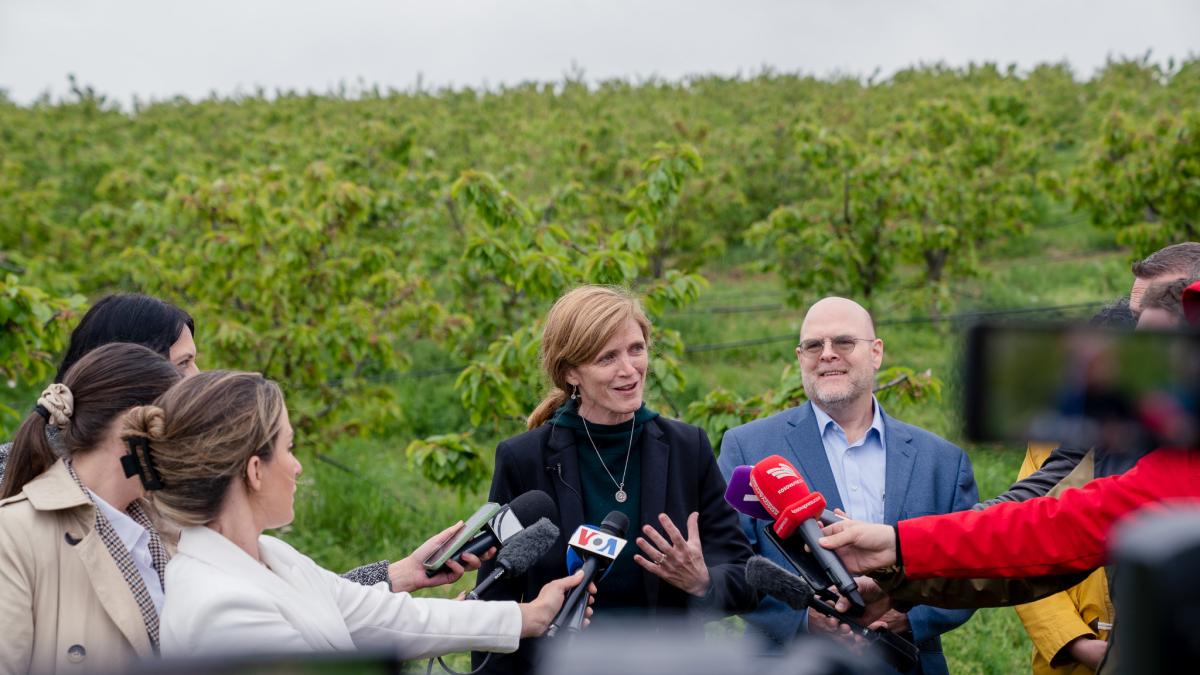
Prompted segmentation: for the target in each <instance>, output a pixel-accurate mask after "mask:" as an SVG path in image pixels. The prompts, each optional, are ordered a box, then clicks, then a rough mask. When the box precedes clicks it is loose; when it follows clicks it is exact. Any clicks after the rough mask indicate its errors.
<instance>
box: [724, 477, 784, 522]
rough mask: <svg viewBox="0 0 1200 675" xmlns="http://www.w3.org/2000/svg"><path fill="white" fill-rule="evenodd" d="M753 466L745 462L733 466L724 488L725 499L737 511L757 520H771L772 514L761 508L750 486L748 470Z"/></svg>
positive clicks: (760, 503)
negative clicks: (727, 483)
mask: <svg viewBox="0 0 1200 675" xmlns="http://www.w3.org/2000/svg"><path fill="white" fill-rule="evenodd" d="M753 468H754V467H752V466H749V465H746V464H743V465H742V466H737V467H734V469H733V473H732V474H730V475H729V485H728V486H726V488H725V501H726V502H727V503H728V504H729V505H730V506H732V507H733V510H734V511H737V512H738V513H743V514H745V515H747V516H750V517H751V518H756V519H758V520H772V519H774V516H772V515H771V514H770V513H769V512H768V511H767V510H766V509H764V508H763V505H762V502H760V501H758V495H756V494H754V488H752V487H750V471H751V470H752V469H753Z"/></svg>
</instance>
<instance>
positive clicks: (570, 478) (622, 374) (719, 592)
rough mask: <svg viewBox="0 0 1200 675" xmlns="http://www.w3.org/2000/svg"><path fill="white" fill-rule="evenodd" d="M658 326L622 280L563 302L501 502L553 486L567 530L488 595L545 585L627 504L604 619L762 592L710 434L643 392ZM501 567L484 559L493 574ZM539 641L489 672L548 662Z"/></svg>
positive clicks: (512, 448)
mask: <svg viewBox="0 0 1200 675" xmlns="http://www.w3.org/2000/svg"><path fill="white" fill-rule="evenodd" d="M650 330H651V327H650V322H649V320H647V318H646V315H645V314H644V313H643V311H642V308H641V305H640V303H638V301H637V300H636V299H635V298H634V297H633V296H632V295H630V294H629V293H628V292H627V291H625V290H623V289H619V288H613V287H608V286H582V287H580V288H576V289H575V290H572V291H570V292H569V293H567V294H565V295H563V296H562V297H561V298H559V299H558V301H557V302H555V303H554V307H552V308H551V309H550V313H549V314H548V315H547V317H546V324H545V328H544V329H543V333H542V348H541V356H542V370H543V371H544V372H545V373H546V375H547V377H548V379H549V380H550V382H551V384H552V385H553V388H552V390H551V393H550V394H549V395H547V396H546V398H545V399H543V401H542V402H541V404H539V405H538V406H537V409H535V410H534V411H533V413H532V414H531V415H530V417H529V420H528V426H529V431H527V432H525V433H523V434H521V435H519V436H516V437H513V438H510V439H508V440H506V441H502V442H501V443H500V445H499V446H498V447H497V448H496V469H495V473H494V474H493V475H492V489H491V496H490V497H489V501H493V502H497V503H501V504H504V503H508V502H509V501H511V500H512V499H513V498H514V497H516V496H517V495H520V494H522V493H524V492H527V491H529V490H542V491H543V492H545V493H547V494H549V495H551V496H552V497H553V498H554V500H555V502H556V503H557V505H558V512H559V523H561V532H562V535H561V538H560V540H559V544H558V547H557V548H556V549H553V550H552V551H551V553H550V554H549V555H546V556H544V557H543V558H542V559H541V560H540V561H539V562H538V563H537V564H536V565H535V566H534V567H533V568H532V569H531V570H530V571H529V572H528V573H527V574H526V575H525V576H524V577H522V578H517V579H510V580H508V581H507V582H501V583H500V584H497V586H498V587H499V588H498V590H497V591H496V592H494V593H489V594H488V597H489V598H493V597H494V598H507V599H514V600H519V599H522V598H530V597H533V594H535V593H536V592H537V589H539V588H540V587H541V585H542V584H544V583H546V582H547V581H548V580H550V579H553V578H555V577H558V576H561V575H562V573H563V571H564V570H565V569H566V537H569V536H571V534H572V533H573V532H574V531H575V530H576V528H578V527H579V526H580V525H582V524H585V523H588V524H592V525H598V524H599V523H600V522H601V521H602V520H603V519H604V517H605V515H606V514H608V513H609V512H611V511H620V512H622V513H624V514H625V516H626V517H627V518H628V519H629V523H630V526H629V531H628V532H627V533H626V535H625V536H626V539H627V540H628V541H629V545H628V546H626V547H625V548H624V549H623V550H622V551H621V553H620V555H619V556H618V557H617V559H616V560H615V561H614V562H613V564H612V566H611V567H610V568H609V570H608V572H607V574H606V576H605V577H604V578H603V579H602V580H601V581H599V582H598V583H597V586H598V587H599V591H598V593H597V595H596V604H595V608H596V611H597V612H598V613H597V615H596V620H597V621H599V622H600V623H599V624H598V625H601V626H602V625H604V624H605V623H606V622H608V621H613V620H614V619H618V617H619V618H620V619H630V618H632V619H642V620H649V621H655V622H662V621H665V620H667V619H669V618H670V617H672V616H677V617H678V616H681V615H684V614H694V615H701V616H703V615H704V614H711V615H725V614H732V613H736V612H741V611H748V610H750V609H752V608H753V607H754V605H755V604H756V602H757V597H756V596H755V593H754V592H753V591H752V590H751V589H750V587H749V586H748V585H747V583H746V578H745V571H744V568H745V563H746V561H747V560H748V559H749V558H750V556H751V551H750V545H749V544H748V543H747V541H746V537H745V535H744V534H743V533H742V529H741V527H740V526H739V525H738V520H737V515H736V514H735V513H734V511H733V509H732V508H731V507H730V506H729V505H728V504H726V503H725V499H724V494H725V479H724V478H723V477H722V476H721V472H720V471H719V470H718V468H717V462H716V458H715V457H714V456H713V451H712V447H711V446H710V445H709V442H708V437H707V436H706V435H705V433H704V431H703V430H702V429H699V428H697V427H694V426H691V425H689V424H684V423H682V422H679V421H676V420H672V419H667V418H665V417H662V416H661V415H659V414H658V413H657V412H654V411H653V410H651V409H649V408H648V407H646V404H645V402H644V401H643V387H644V385H645V378H646V372H647V369H648V367H649V365H648V358H649V351H650ZM490 568H491V565H489V564H487V563H485V564H484V567H483V568H482V569H481V570H480V574H481V575H486V574H488V573H489V572H490ZM497 586H494V587H493V588H497ZM537 646H538V645H537V641H536V640H525V641H523V642H522V644H521V649H520V650H518V651H517V653H515V654H512V655H511V656H506V657H501V658H496V657H493V658H492V659H491V660H490V662H489V664H488V667H487V672H494V673H501V672H504V673H525V672H533V671H535V670H536V669H537V668H536V666H537V662H538V658H537V655H536V650H537ZM481 658H482V657H481V656H480V657H479V658H477V659H476V665H478V662H479V660H480V659H481Z"/></svg>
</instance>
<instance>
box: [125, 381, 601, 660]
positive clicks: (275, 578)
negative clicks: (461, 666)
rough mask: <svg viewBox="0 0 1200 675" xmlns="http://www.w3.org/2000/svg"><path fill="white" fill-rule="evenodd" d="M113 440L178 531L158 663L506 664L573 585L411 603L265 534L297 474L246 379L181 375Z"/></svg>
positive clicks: (276, 421) (275, 418)
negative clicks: (368, 652) (381, 657)
mask: <svg viewBox="0 0 1200 675" xmlns="http://www.w3.org/2000/svg"><path fill="white" fill-rule="evenodd" d="M123 438H124V439H125V441H126V442H127V443H128V444H129V446H130V447H131V448H136V449H137V452H136V457H137V458H138V467H137V470H138V472H139V473H140V475H141V476H142V479H143V481H144V483H145V484H146V486H147V487H150V488H153V489H154V490H155V492H154V501H155V504H156V506H157V507H158V509H159V510H160V512H161V513H162V514H163V515H164V516H166V517H168V518H170V519H171V520H173V521H174V522H176V523H178V524H180V525H181V526H182V531H181V534H180V539H179V548H178V551H177V553H176V555H175V557H174V558H172V560H171V562H170V564H169V565H168V566H167V571H166V583H165V588H166V603H165V605H164V607H163V613H162V646H163V654H164V656H190V655H205V656H212V655H244V654H251V653H295V652H319V651H343V650H353V649H356V648H360V647H363V646H367V645H371V646H383V645H386V646H390V647H394V648H395V649H397V650H398V653H399V655H400V657H401V658H418V657H425V656H432V655H437V654H444V653H447V652H453V651H460V650H464V649H478V650H484V651H499V652H504V651H512V650H514V649H516V647H517V642H518V640H519V639H520V638H522V637H528V636H533V635H540V634H541V633H542V632H544V631H545V629H546V627H547V626H548V624H549V623H550V621H551V619H552V618H553V616H554V614H555V612H557V611H558V609H559V607H560V606H561V605H562V602H563V599H564V593H565V592H566V590H567V589H569V588H571V587H573V586H575V585H576V584H578V583H579V581H580V579H581V578H582V576H581V575H576V576H574V577H571V578H567V579H558V580H556V581H552V582H550V583H547V584H546V585H545V587H544V588H542V589H541V591H540V593H539V594H538V595H537V597H536V598H534V599H533V600H532V601H531V602H528V603H522V604H518V603H515V602H482V601H466V602H459V601H453V600H442V599H425V598H414V597H412V596H410V595H409V594H408V593H405V592H400V593H390V592H388V591H386V590H384V589H383V588H381V587H379V586H374V587H366V586H362V585H359V584H355V583H353V582H350V581H347V580H345V579H343V578H341V577H338V576H337V575H336V574H334V573H332V572H329V571H327V570H324V569H322V568H321V567H319V566H318V565H317V564H316V563H314V562H313V561H312V560H311V559H309V558H308V557H306V556H304V555H303V554H301V553H300V552H299V551H297V550H296V549H294V548H292V547H291V546H289V545H288V544H286V543H284V542H283V541H282V540H280V539H277V538H275V537H271V536H267V535H264V534H263V531H264V530H267V529H272V528H278V527H283V526H284V525H287V524H288V523H290V522H291V521H292V518H293V516H294V510H293V496H294V494H295V491H296V478H297V476H299V474H300V471H301V466H300V462H299V461H297V459H296V457H295V456H294V455H293V454H292V440H293V432H292V427H291V424H290V423H289V421H288V413H287V408H286V406H285V405H284V400H283V394H282V393H281V392H280V390H279V387H278V386H277V385H276V384H275V383H274V382H272V381H270V380H268V379H266V378H264V377H262V376H261V375H259V374H256V373H239V372H229V371H209V372H205V373H201V374H199V375H195V376H192V377H190V378H188V379H186V380H184V381H182V382H180V383H179V384H177V385H176V386H174V387H173V388H172V389H171V390H170V391H168V392H167V393H166V394H164V395H163V396H162V397H160V398H159V399H158V400H157V401H156V402H155V403H154V404H153V405H150V406H144V407H139V408H135V409H134V410H132V411H131V412H130V413H129V415H128V416H127V417H126V421H125V427H124V432H123Z"/></svg>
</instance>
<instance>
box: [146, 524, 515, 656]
mask: <svg viewBox="0 0 1200 675" xmlns="http://www.w3.org/2000/svg"><path fill="white" fill-rule="evenodd" d="M258 545H259V550H260V551H261V554H262V558H263V562H264V563H266V565H267V566H263V565H261V564H259V563H258V562H257V561H256V560H254V559H253V558H251V557H250V556H249V555H248V554H247V553H246V552H245V551H243V550H242V549H240V548H238V546H237V545H236V544H234V543H233V542H232V541H230V540H228V539H226V538H225V537H224V536H222V535H220V534H218V533H217V532H215V531H213V530H211V529H209V528H207V527H188V528H184V529H183V532H182V533H181V536H180V539H179V551H178V552H177V553H176V554H175V557H174V558H172V559H171V562H170V563H168V564H167V573H166V593H165V595H166V602H165V604H164V605H163V613H162V618H161V627H160V633H161V645H162V653H163V656H167V657H170V656H201V655H204V656H211V655H213V654H227V655H231V654H254V653H259V654H261V653H275V654H280V653H295V652H320V651H342V650H353V649H355V648H357V647H366V646H373V647H379V646H385V645H386V646H393V647H395V648H396V649H397V650H398V654H399V656H400V658H405V659H416V658H423V657H429V656H434V655H438V654H446V653H449V652H457V651H466V650H482V651H496V652H511V651H514V650H516V648H517V643H518V641H519V639H520V636H521V610H520V608H518V607H517V604H516V603H514V602H482V601H456V600H442V599H430V598H414V597H412V596H410V595H409V594H408V593H391V592H389V591H387V590H386V589H385V588H384V587H383V584H378V585H376V586H374V587H368V586H361V585H359V584H356V583H353V582H351V581H347V580H345V579H343V578H341V577H339V576H338V575H336V574H334V573H332V572H330V571H328V570H325V569H322V568H321V567H319V566H318V565H317V564H316V563H314V562H313V561H312V560H311V559H310V558H308V557H307V556H305V555H304V554H302V553H300V552H299V551H297V550H296V549H294V548H292V547H291V546H289V545H287V544H286V543H284V542H282V541H280V540H279V539H276V538H275V537H268V536H265V535H264V536H261V537H259V539H258ZM268 567H269V568H270V569H268Z"/></svg>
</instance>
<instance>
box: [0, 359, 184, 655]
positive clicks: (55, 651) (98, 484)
mask: <svg viewBox="0 0 1200 675" xmlns="http://www.w3.org/2000/svg"><path fill="white" fill-rule="evenodd" d="M179 378H180V373H179V371H178V370H177V369H176V367H175V366H173V365H172V364H171V363H170V362H169V361H167V360H166V359H164V358H163V357H161V356H159V355H158V354H155V353H154V352H153V351H151V350H149V349H147V348H146V347H142V346H140V345H134V344H126V343H116V344H109V345H105V346H103V347H100V348H98V349H95V350H93V351H91V352H89V353H88V354H87V355H86V356H83V357H82V358H80V359H79V360H78V362H76V363H75V364H74V365H73V366H71V368H70V369H69V370H67V371H66V373H65V375H64V376H63V377H62V381H61V382H60V383H56V384H52V385H50V386H49V387H47V389H46V391H45V392H43V394H42V396H41V397H40V398H38V403H37V406H36V407H35V409H34V412H33V413H32V414H30V416H29V418H28V419H26V420H25V422H24V423H23V424H22V425H21V427H20V429H19V430H18V431H17V436H16V439H15V440H14V442H13V448H12V457H11V459H10V461H9V470H8V472H7V473H6V474H5V476H4V482H3V487H2V489H0V497H3V499H0V635H3V639H2V640H0V672H3V673H25V672H35V673H56V672H72V673H77V672H87V671H100V672H120V671H121V670H124V669H126V668H128V667H130V666H131V665H132V664H133V663H135V662H136V661H137V660H138V659H139V658H145V657H149V656H152V655H154V654H155V653H157V651H158V643H159V611H160V608H161V606H162V602H163V584H162V574H163V571H164V568H165V565H166V561H167V556H168V554H167V549H166V545H165V543H164V541H163V539H162V537H160V536H159V532H158V530H157V528H156V526H155V521H154V520H153V519H152V517H151V516H152V511H151V510H150V509H149V508H148V506H147V504H146V502H145V501H144V500H143V499H142V497H143V495H144V491H143V488H142V483H141V481H140V480H139V479H138V478H137V477H136V476H135V475H132V474H129V473H127V472H126V471H125V470H124V468H123V465H122V457H124V456H125V455H126V454H127V448H126V446H125V443H124V442H123V441H122V440H121V436H120V433H121V426H122V418H123V415H124V413H125V412H126V411H127V410H129V409H130V408H133V407H135V406H140V405H145V404H147V403H150V402H151V401H153V400H155V399H156V398H157V397H158V396H160V395H161V394H162V393H164V392H165V391H167V389H168V388H169V387H170V386H171V385H172V384H174V383H175V382H176V381H178V380H179ZM48 426H53V427H55V428H57V430H58V431H57V436H56V439H57V443H56V444H57V445H58V446H59V448H58V450H55V449H54V448H52V447H51V446H50V443H49V442H48V440H47V434H46V430H47V427H48Z"/></svg>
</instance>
